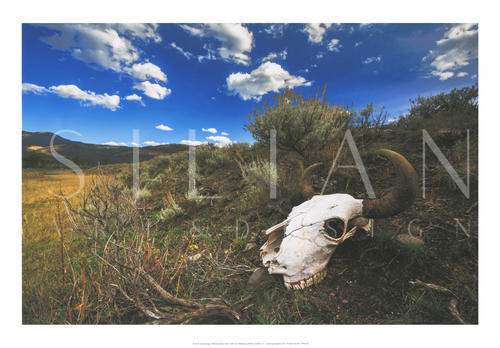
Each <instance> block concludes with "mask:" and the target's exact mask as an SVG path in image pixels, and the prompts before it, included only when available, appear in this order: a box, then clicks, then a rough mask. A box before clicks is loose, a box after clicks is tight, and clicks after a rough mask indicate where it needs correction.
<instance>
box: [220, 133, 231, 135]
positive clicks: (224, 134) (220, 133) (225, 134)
mask: <svg viewBox="0 0 500 348" xmlns="http://www.w3.org/2000/svg"><path fill="white" fill-rule="evenodd" d="M220 134H222V135H229V133H226V132H221V133H220Z"/></svg>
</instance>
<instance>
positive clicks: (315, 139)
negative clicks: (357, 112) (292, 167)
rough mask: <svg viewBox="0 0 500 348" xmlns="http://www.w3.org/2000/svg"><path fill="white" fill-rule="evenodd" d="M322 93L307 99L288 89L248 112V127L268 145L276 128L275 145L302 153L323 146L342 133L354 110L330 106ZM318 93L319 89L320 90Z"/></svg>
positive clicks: (257, 138) (259, 139)
mask: <svg viewBox="0 0 500 348" xmlns="http://www.w3.org/2000/svg"><path fill="white" fill-rule="evenodd" d="M325 91H326V86H325V88H324V89H323V96H322V97H321V98H318V93H316V97H314V98H312V97H311V96H308V98H307V99H305V98H304V97H303V96H302V94H301V93H296V92H294V91H292V90H285V91H283V92H282V93H280V94H276V95H275V96H274V101H273V105H270V103H269V100H265V101H264V102H263V104H262V107H261V108H260V109H259V108H257V109H256V110H254V112H253V113H250V114H249V115H248V122H247V123H246V124H245V126H244V127H245V129H247V130H248V131H250V132H251V133H252V136H253V137H254V138H255V139H256V140H257V141H258V142H260V143H263V144H269V143H270V136H271V130H273V129H274V130H276V146H277V147H278V148H279V149H281V150H284V151H295V152H297V153H298V154H300V155H301V156H303V157H304V156H306V154H308V153H312V152H316V151H317V150H319V149H321V148H323V147H324V146H325V145H326V144H327V143H328V142H329V141H330V140H331V139H333V138H334V137H335V136H336V135H337V134H339V133H343V131H344V130H345V129H346V127H347V126H348V123H349V121H350V120H351V118H352V113H351V112H349V110H347V109H346V108H344V107H342V106H339V105H331V106H330V105H329V103H328V100H327V99H326V98H324V94H325ZM318 92H319V90H318Z"/></svg>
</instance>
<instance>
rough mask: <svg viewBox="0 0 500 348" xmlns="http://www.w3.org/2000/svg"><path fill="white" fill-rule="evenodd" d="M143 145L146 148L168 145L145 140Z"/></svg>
mask: <svg viewBox="0 0 500 348" xmlns="http://www.w3.org/2000/svg"><path fill="white" fill-rule="evenodd" d="M144 144H145V145H147V146H159V145H167V144H168V143H159V142H157V141H153V140H147V141H145V142H144Z"/></svg>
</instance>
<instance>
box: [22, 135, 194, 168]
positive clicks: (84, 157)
mask: <svg viewBox="0 0 500 348" xmlns="http://www.w3.org/2000/svg"><path fill="white" fill-rule="evenodd" d="M53 136H54V133H51V132H26V131H23V132H22V138H23V140H22V152H23V168H58V167H64V165H62V164H61V163H59V162H58V161H57V160H56V159H55V158H54V157H53V156H52V155H51V152H50V147H49V146H50V140H51V139H52V137H53ZM54 149H55V150H56V151H57V152H58V153H59V154H60V155H62V156H64V157H66V158H67V159H69V160H71V161H73V162H75V163H76V164H78V165H80V166H82V167H87V166H95V165H97V164H113V163H127V162H132V148H131V147H127V146H112V145H96V144H86V143H82V142H80V141H72V140H69V139H66V138H63V137H61V136H58V135H56V137H55V139H54ZM187 149H188V146H187V145H182V144H168V145H160V146H145V147H141V148H140V153H139V159H140V160H141V161H146V160H149V159H151V158H153V157H155V156H158V155H162V154H169V153H174V152H179V151H185V150H187Z"/></svg>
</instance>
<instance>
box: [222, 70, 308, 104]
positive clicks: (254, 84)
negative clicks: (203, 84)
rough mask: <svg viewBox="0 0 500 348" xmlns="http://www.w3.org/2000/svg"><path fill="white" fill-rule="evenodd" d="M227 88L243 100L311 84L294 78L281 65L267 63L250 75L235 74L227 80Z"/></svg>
mask: <svg viewBox="0 0 500 348" xmlns="http://www.w3.org/2000/svg"><path fill="white" fill-rule="evenodd" d="M226 84H227V88H228V90H229V91H231V92H233V93H235V94H236V93H237V94H239V95H240V97H241V98H243V100H248V99H251V98H253V99H255V100H260V98H261V97H262V96H263V95H264V94H266V93H268V92H271V91H273V92H278V91H279V90H281V89H283V88H294V87H298V86H310V85H311V82H308V81H306V79H305V78H303V77H301V76H293V75H290V73H289V72H288V71H286V70H284V69H283V68H282V67H281V66H280V65H279V64H276V63H273V62H265V63H263V64H261V65H260V66H259V67H258V68H256V69H255V70H253V71H252V72H251V73H250V74H248V73H241V72H238V73H233V74H231V75H229V76H228V77H227V79H226Z"/></svg>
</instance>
